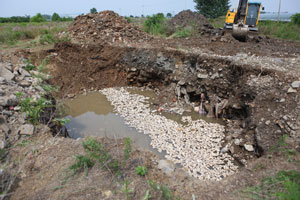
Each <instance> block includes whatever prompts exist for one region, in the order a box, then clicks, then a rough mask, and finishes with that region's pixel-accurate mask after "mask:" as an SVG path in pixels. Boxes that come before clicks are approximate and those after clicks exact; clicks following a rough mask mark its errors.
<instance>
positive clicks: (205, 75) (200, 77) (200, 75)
mask: <svg viewBox="0 0 300 200" xmlns="http://www.w3.org/2000/svg"><path fill="white" fill-rule="evenodd" d="M197 78H199V79H207V78H208V74H201V73H198V74H197Z"/></svg>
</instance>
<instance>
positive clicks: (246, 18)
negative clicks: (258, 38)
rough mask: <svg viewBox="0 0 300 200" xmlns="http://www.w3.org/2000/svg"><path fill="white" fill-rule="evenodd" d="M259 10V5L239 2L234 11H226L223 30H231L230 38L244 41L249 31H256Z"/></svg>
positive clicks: (246, 1)
mask: <svg viewBox="0 0 300 200" xmlns="http://www.w3.org/2000/svg"><path fill="white" fill-rule="evenodd" d="M261 9H262V5H261V3H258V2H248V0H240V1H239V6H238V8H237V9H236V10H233V11H230V10H228V12H227V15H226V20H225V26H224V27H225V29H232V36H233V37H234V38H236V39H237V40H240V41H246V39H247V35H248V32H249V31H258V28H257V25H258V21H259V16H260V11H261ZM263 10H264V8H263Z"/></svg>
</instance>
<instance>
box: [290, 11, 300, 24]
mask: <svg viewBox="0 0 300 200" xmlns="http://www.w3.org/2000/svg"><path fill="white" fill-rule="evenodd" d="M291 19H292V23H293V24H296V25H298V26H300V13H296V14H294V15H292V16H291Z"/></svg>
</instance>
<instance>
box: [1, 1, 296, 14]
mask: <svg viewBox="0 0 300 200" xmlns="http://www.w3.org/2000/svg"><path fill="white" fill-rule="evenodd" d="M256 1H257V0H256ZM237 2H238V0H231V5H232V7H235V6H236V4H237ZM261 2H262V3H263V5H264V7H265V11H271V12H274V11H278V6H279V0H261ZM92 7H95V8H97V10H98V11H101V10H113V11H115V12H117V13H119V14H121V15H141V14H144V15H149V14H154V13H158V12H163V13H168V12H170V13H172V14H176V13H178V12H180V11H181V10H184V9H192V10H194V7H195V3H194V2H193V0H84V1H83V0H81V1H80V0H0V16H1V17H10V16H23V15H31V16H32V15H35V14H36V13H38V12H40V13H42V14H52V13H53V12H57V13H59V14H81V13H87V12H89V10H90V9H91V8H92ZM281 11H282V12H292V13H295V12H299V13H300V0H282V8H281Z"/></svg>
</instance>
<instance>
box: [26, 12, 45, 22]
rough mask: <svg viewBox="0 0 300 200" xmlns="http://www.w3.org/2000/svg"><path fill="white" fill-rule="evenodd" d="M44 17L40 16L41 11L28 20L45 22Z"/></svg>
mask: <svg viewBox="0 0 300 200" xmlns="http://www.w3.org/2000/svg"><path fill="white" fill-rule="evenodd" d="M45 21H46V19H45V18H44V17H43V16H42V14H41V13H38V14H36V16H33V17H32V18H31V19H30V22H45Z"/></svg>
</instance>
